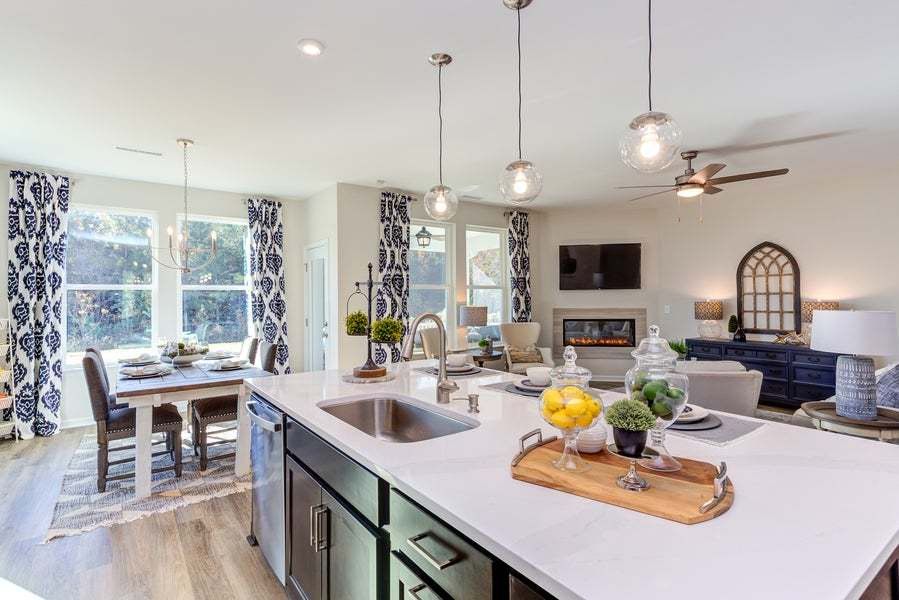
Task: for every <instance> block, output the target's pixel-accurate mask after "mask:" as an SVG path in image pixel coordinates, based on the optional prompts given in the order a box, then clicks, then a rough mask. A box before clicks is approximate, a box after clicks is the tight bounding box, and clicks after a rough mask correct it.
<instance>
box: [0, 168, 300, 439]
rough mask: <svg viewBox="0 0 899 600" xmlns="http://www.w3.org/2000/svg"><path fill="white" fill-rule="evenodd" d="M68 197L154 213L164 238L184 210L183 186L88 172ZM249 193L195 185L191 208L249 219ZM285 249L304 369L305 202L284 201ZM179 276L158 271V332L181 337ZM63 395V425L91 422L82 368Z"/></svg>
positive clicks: (2, 252)
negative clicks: (247, 205)
mask: <svg viewBox="0 0 899 600" xmlns="http://www.w3.org/2000/svg"><path fill="white" fill-rule="evenodd" d="M10 168H21V166H18V165H17V166H12V165H3V164H0V172H3V173H7V172H8V171H9V169H10ZM72 180H73V181H74V184H73V185H72V188H71V192H70V201H71V202H72V203H73V204H92V205H100V206H113V207H120V208H138V209H142V210H149V211H154V212H156V219H157V226H158V229H159V231H160V232H161V233H160V236H164V235H165V233H164V232H165V229H166V227H167V226H169V225H171V226H175V219H176V216H177V214H178V213H179V212H183V198H182V194H183V190H182V188H181V187H178V186H172V185H162V184H156V183H147V182H139V181H130V180H124V179H113V178H108V177H97V176H89V175H77V174H75V175H73V176H72ZM246 197H247V195H246V194H234V193H228V192H218V191H212V190H200V189H191V190H190V191H189V202H190V205H189V206H190V212H191V214H195V215H212V216H221V217H236V218H244V219H245V218H246V216H247V209H246V206H245V205H244V204H243V202H242V200H244V199H245V198H246ZM284 207H285V209H284V226H285V235H284V246H285V247H284V253H285V257H286V260H285V267H286V269H287V272H286V274H285V276H286V284H287V307H288V308H287V317H288V333H289V339H288V343H289V345H290V352H291V364H292V365H293V366H294V368H298V369H301V368H302V365H303V346H302V343H301V341H302V333H303V330H302V327H301V326H298V325H301V324H302V315H303V296H302V293H301V291H302V274H301V269H302V265H301V264H299V263H300V261H297V260H292V258H291V257H293V256H301V255H302V248H303V244H304V239H305V231H304V230H303V229H302V228H301V226H300V223H301V217H302V210H301V209H302V205H301V203H300V202H299V201H296V200H286V201H284ZM0 210H2V218H3V223H4V224H5V223H6V215H7V213H8V205H7V204H6V203H3V208H2V209H0ZM7 256H8V248H7V244H5V243H4V244H0V262H2V264H6V259H7ZM177 277H178V273H177V272H176V271H174V270H170V269H165V268H160V269H159V270H158V293H157V301H156V307H157V331H156V335H157V336H165V337H167V338H169V339H172V338H175V337H177V335H178V333H179V332H178V330H177V323H178V314H177V305H178V303H177ZM0 293H2V294H3V295H4V296H5V295H6V279H5V278H3V282H2V283H0ZM62 392H63V399H62V407H61V418H62V422H63V426H64V427H66V426H77V425H83V424H87V423H92V422H93V418H92V416H91V409H90V401H89V399H88V395H87V389H86V386H85V383H84V375H83V374H82V371H81V368H80V367H74V366H70V367H67V368H66V369H65V370H64V373H63V390H62Z"/></svg>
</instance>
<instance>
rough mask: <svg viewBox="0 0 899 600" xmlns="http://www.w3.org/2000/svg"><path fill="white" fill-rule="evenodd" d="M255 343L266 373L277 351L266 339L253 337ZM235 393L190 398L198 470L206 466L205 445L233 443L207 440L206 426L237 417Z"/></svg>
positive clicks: (272, 368) (272, 369)
mask: <svg viewBox="0 0 899 600" xmlns="http://www.w3.org/2000/svg"><path fill="white" fill-rule="evenodd" d="M254 341H256V342H257V343H258V348H259V354H260V361H261V363H260V368H261V369H262V370H263V371H268V372H269V373H274V372H275V358H276V354H277V351H278V345H277V344H269V343H268V342H265V341H262V342H259V341H258V340H254ZM255 347H256V345H253V354H252V356H253V358H255V357H256V356H255V355H256V352H255ZM237 401H238V398H237V394H230V395H228V396H217V397H214V398H203V399H202V400H194V402H193V405H194V408H193V413H192V417H191V418H192V420H193V423H192V425H191V436H192V442H193V449H194V455H196V454H199V455H200V470H201V471H205V470H206V468H207V467H208V466H209V460H210V456H209V448H210V446H218V445H220V444H229V443H233V442H232V441H231V440H217V441H214V442H210V441H209V426H210V425H214V424H216V423H228V422H230V421H236V420H237V410H238V406H237ZM234 429H236V426H234V427H227V428H223V429H218V430H216V431H215V434H216V435H218V434H222V433H225V432H228V431H232V430H234ZM232 456H234V452H223V453H221V454H216V455H215V456H213V457H211V459H212V460H219V459H223V458H231V457H232Z"/></svg>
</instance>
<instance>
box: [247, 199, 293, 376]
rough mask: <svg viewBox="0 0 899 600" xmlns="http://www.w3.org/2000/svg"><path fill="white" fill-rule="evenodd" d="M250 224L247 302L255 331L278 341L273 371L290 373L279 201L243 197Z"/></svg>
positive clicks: (282, 238) (282, 228) (270, 340)
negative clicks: (249, 278)
mask: <svg viewBox="0 0 899 600" xmlns="http://www.w3.org/2000/svg"><path fill="white" fill-rule="evenodd" d="M247 218H248V220H249V226H250V277H251V278H252V284H253V289H252V292H251V303H252V308H253V323H254V324H255V326H256V335H257V336H259V337H261V338H262V339H264V340H265V341H266V342H268V343H270V344H275V343H277V344H278V350H277V354H276V357H275V373H276V374H279V375H282V374H284V373H290V362H289V352H288V348H287V302H286V300H285V291H284V223H283V222H282V220H281V203H280V202H275V201H273V200H266V199H265V198H250V199H249V200H247Z"/></svg>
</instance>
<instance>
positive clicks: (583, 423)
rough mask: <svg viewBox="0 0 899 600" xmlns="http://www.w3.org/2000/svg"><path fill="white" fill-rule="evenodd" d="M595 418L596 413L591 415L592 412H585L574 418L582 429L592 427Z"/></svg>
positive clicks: (575, 422)
mask: <svg viewBox="0 0 899 600" xmlns="http://www.w3.org/2000/svg"><path fill="white" fill-rule="evenodd" d="M594 418H595V416H594V415H591V414H590V413H584V414H582V415H581V416H579V417H578V418H577V419H575V420H574V424H575V425H577V426H578V427H580V428H581V429H585V428H587V427H590V424H591V423H593V419H594Z"/></svg>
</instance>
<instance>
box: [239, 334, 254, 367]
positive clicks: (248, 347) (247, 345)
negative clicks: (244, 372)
mask: <svg viewBox="0 0 899 600" xmlns="http://www.w3.org/2000/svg"><path fill="white" fill-rule="evenodd" d="M258 349H259V338H254V337H248V338H244V341H243V344H242V345H241V346H240V357H241V358H245V359H247V360H248V361H250V364H255V363H256V351H257V350H258Z"/></svg>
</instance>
